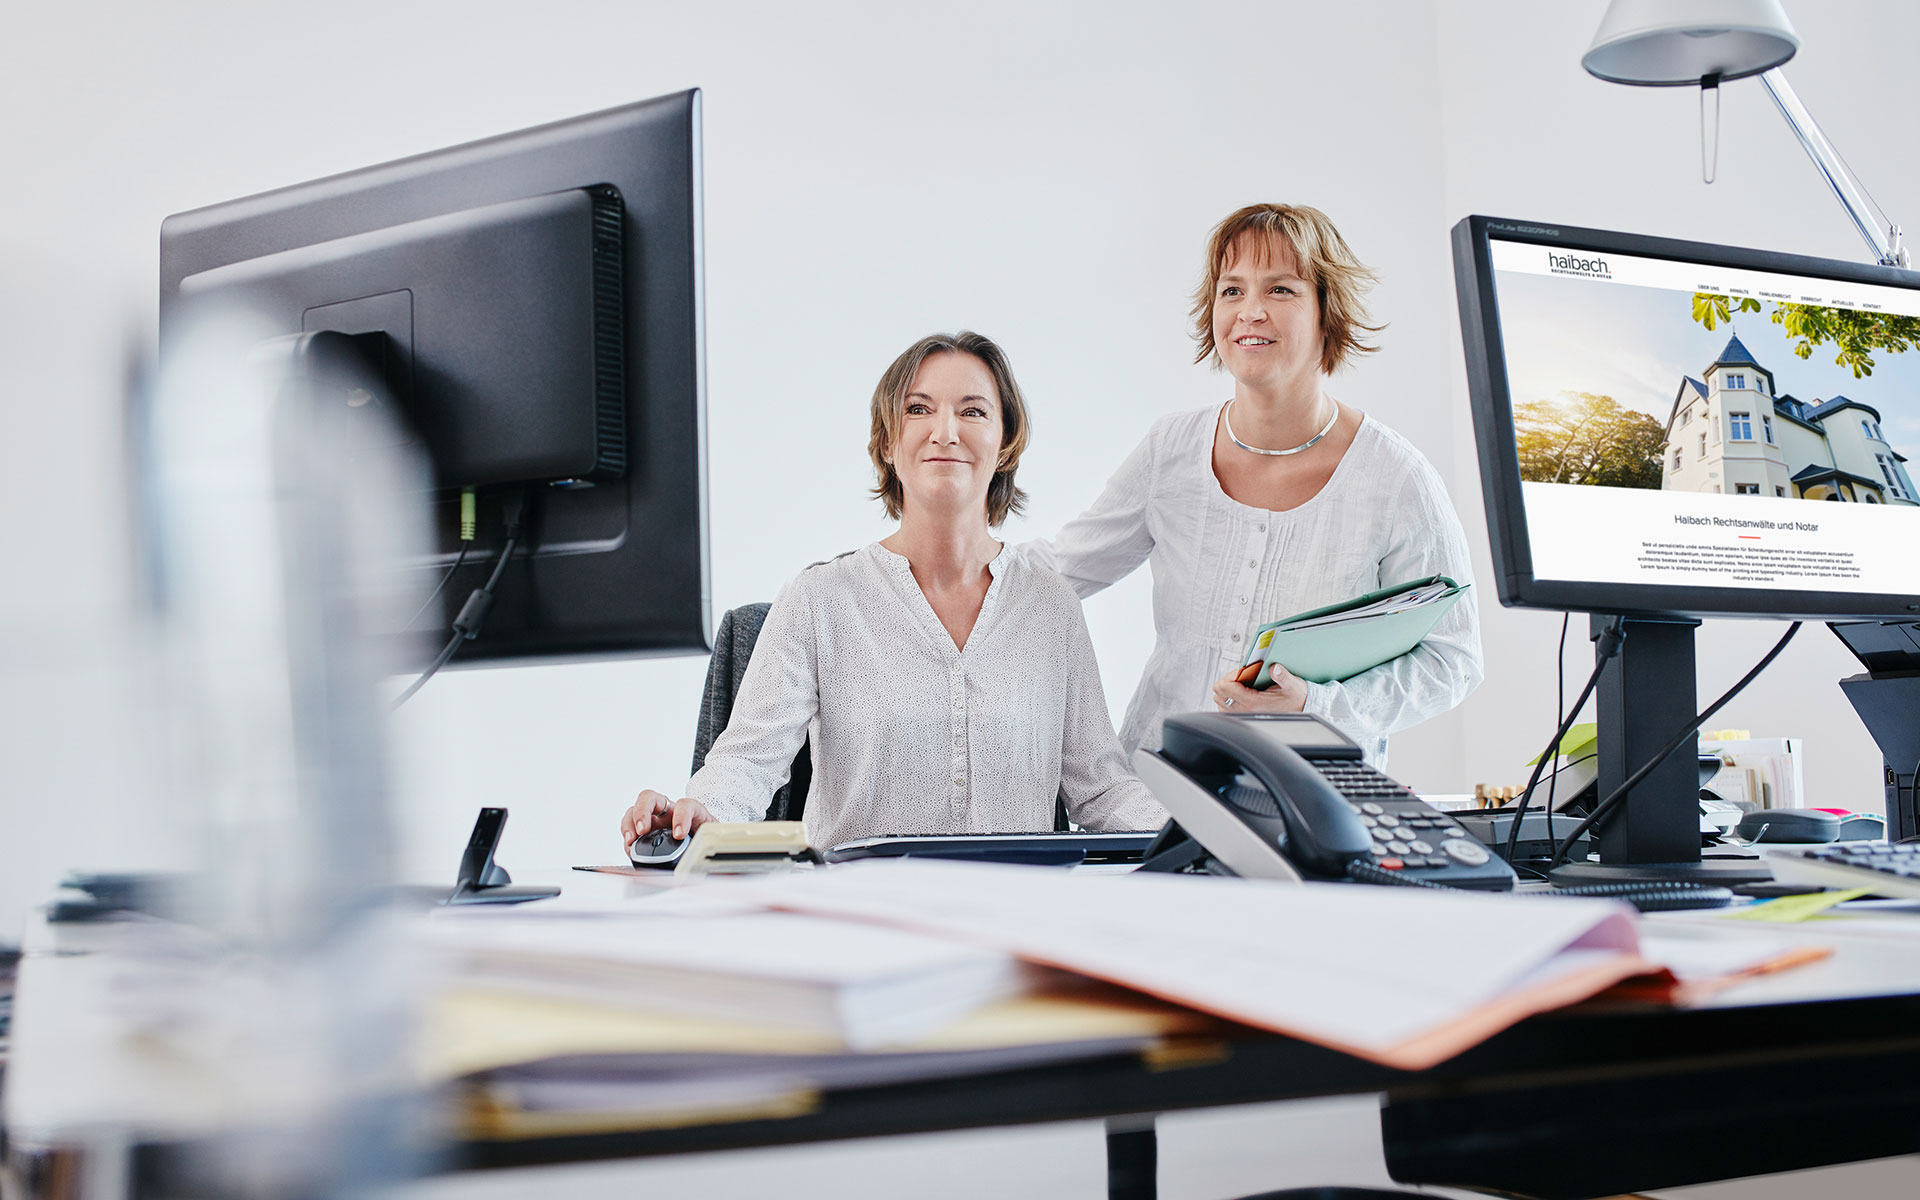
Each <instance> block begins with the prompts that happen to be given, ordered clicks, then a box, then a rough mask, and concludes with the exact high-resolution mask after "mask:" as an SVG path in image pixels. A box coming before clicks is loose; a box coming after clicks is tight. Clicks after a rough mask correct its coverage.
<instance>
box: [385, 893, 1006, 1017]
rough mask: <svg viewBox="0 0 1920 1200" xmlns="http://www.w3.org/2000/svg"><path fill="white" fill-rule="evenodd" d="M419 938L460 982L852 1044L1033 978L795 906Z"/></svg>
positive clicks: (446, 929) (473, 926) (992, 954)
mask: <svg viewBox="0 0 1920 1200" xmlns="http://www.w3.org/2000/svg"><path fill="white" fill-rule="evenodd" d="M423 936H424V937H425V940H426V943H427V945H428V947H429V948H431V949H432V950H434V951H437V952H438V953H439V955H440V956H441V960H442V962H443V965H444V967H445V972H446V974H447V976H448V977H449V978H451V979H453V980H457V981H458V982H460V983H464V984H468V985H485V986H489V987H496V988H510V989H516V990H522V991H528V992H532V993H535V994H538V995H542V996H552V997H572V998H575V999H581V1000H590V1001H597V1002H606V1003H615V1004H625V1005H629V1006H632V1007H636V1008H645V1009H652V1010H656V1011H662V1012H674V1013H685V1014H689V1015H692V1016H697V1017H703V1018H709V1019H716V1020H732V1021H742V1022H753V1023H758V1024H764V1025H768V1026H773V1027H785V1028H793V1029H800V1030H806V1031H810V1032H814V1033H819V1034H823V1035H829V1036H831V1037H833V1038H835V1039H836V1040H837V1042H839V1043H844V1044H845V1045H846V1046H849V1047H854V1048H861V1047H870V1046H880V1045H886V1044H889V1043H894V1042H899V1041H904V1040H909V1039H912V1038H914V1037H917V1036H920V1035H921V1034H924V1033H926V1032H929V1031H931V1030H934V1029H938V1028H939V1027H940V1026H942V1025H944V1024H946V1023H948V1022H950V1021H952V1020H954V1019H956V1018H958V1017H960V1016H963V1015H965V1014H966V1013H968V1012H971V1011H972V1010H974V1009H976V1008H978V1007H980V1006H982V1005H985V1004H988V1003H991V1002H992V1001H995V1000H999V999H1002V998H1004V997H1007V996H1010V995H1015V994H1018V993H1019V992H1021V991H1023V990H1024V989H1026V988H1027V987H1028V986H1029V984H1030V979H1031V976H1032V972H1031V970H1029V969H1028V968H1026V967H1024V966H1022V964H1020V963H1019V962H1018V961H1016V960H1015V959H1014V958H1013V957H1012V956H1011V955H1009V954H1007V953H1006V952H1004V951H999V950H992V949H981V948H979V947H975V946H968V945H962V944H959V943H957V942H954V941H951V940H946V939H941V938H936V937H928V936H926V935H924V934H920V933H913V932H908V931H906V930H900V929H885V928H879V927H876V926H873V925H871V924H853V923H849V922H845V921H836V920H821V919H817V918H814V917H808V916H802V915H797V914H793V913H773V912H760V913H746V914H744V915H733V916H725V917H684V918H676V917H672V916H662V915H656V914H653V913H650V912H642V913H640V914H636V915H631V916H625V917H620V916H610V915H596V914H583V915H580V916H564V915H552V916H541V915H526V916H521V915H518V914H509V913H499V914H491V915H489V916H487V917H483V918H474V919H461V920H443V921H434V922H430V923H429V924H428V925H427V926H426V930H425V933H424V935H423Z"/></svg>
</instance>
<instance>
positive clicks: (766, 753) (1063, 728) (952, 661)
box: [620, 333, 1166, 846]
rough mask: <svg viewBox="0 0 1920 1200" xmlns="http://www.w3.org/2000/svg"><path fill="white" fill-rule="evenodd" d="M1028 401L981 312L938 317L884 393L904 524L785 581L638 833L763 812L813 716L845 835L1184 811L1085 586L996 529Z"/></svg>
mask: <svg viewBox="0 0 1920 1200" xmlns="http://www.w3.org/2000/svg"><path fill="white" fill-rule="evenodd" d="M1027 427H1028V426H1027V409H1026V403H1025V401H1024V400H1023V399H1022V398H1021V395H1020V388H1019V385H1018V384H1016V383H1015V382H1014V378H1013V372H1012V369H1011V368H1010V367H1009V366H1008V363H1007V358H1006V355H1005V354H1004V353H1003V352H1002V351H1001V349H1000V347H999V346H997V345H995V344H994V343H993V342H992V341H989V340H988V339H987V338H984V337H982V336H980V335H979V334H976V333H960V334H957V335H955V336H952V337H947V336H943V335H935V336H932V337H927V338H922V339H921V340H920V341H918V342H916V343H915V344H914V345H913V346H912V347H911V348H909V349H908V350H907V352H906V353H904V354H902V355H901V356H900V357H899V358H897V359H895V360H894V362H893V365H892V366H890V367H888V368H887V371H886V374H884V375H883V376H881V378H880V383H879V385H878V386H877V387H876V388H875V389H874V393H873V431H872V435H871V437H870V438H869V440H868V447H867V449H868V453H869V454H870V455H871V456H872V458H873V465H874V470H875V472H876V473H877V474H878V476H879V484H878V486H876V487H875V488H874V489H873V491H874V494H875V495H876V496H877V497H878V498H879V499H880V501H881V503H882V504H884V505H885V506H886V510H887V515H888V516H889V517H893V518H896V519H897V520H899V522H900V528H899V529H897V530H896V531H894V533H893V534H892V535H891V536H889V537H887V538H885V539H883V540H881V541H878V542H875V543H873V544H872V545H869V546H867V547H865V548H864V549H861V550H855V551H852V552H851V553H848V554H843V555H841V556H840V557H838V558H835V559H833V560H831V561H829V562H824V563H816V564H815V565H813V566H811V567H808V568H807V569H806V570H804V571H802V572H801V573H800V574H799V575H798V576H796V577H795V578H794V579H793V581H792V582H790V583H789V584H787V586H786V587H784V588H782V589H781V591H780V594H779V596H778V598H776V599H775V601H774V604H773V608H772V611H771V612H769V613H768V615H767V621H766V625H765V626H764V627H763V628H762V630H761V632H760V638H759V641H758V642H757V643H756V644H755V646H754V651H753V657H752V659H751V660H750V661H749V663H748V664H747V670H746V674H745V676H744V678H743V679H742V680H741V685H740V693H739V695H738V697H737V699H736V700H735V703H734V708H733V715H732V717H731V719H730V720H729V721H728V724H727V728H726V731H725V732H724V733H722V734H721V735H720V736H719V738H717V739H716V740H715V741H714V743H713V748H712V749H711V750H710V751H709V752H708V754H707V761H706V765H705V766H703V767H702V768H701V769H700V770H699V772H698V773H696V774H695V775H694V777H693V778H692V780H690V781H689V782H688V784H687V789H686V795H685V797H684V798H682V799H680V800H678V801H674V800H670V799H668V798H667V797H666V796H664V795H662V794H661V793H659V792H655V791H644V792H641V793H640V796H639V799H637V800H635V801H634V803H633V805H632V807H630V808H629V809H628V810H627V812H626V814H625V815H624V816H623V817H621V819H620V834H621V839H622V841H623V843H624V842H630V841H632V840H633V839H634V838H635V837H638V836H642V835H644V834H646V833H650V832H652V831H654V830H657V829H670V830H671V831H672V833H673V835H674V836H675V837H686V836H688V835H690V834H691V833H692V832H693V831H694V830H695V829H697V828H699V826H700V825H702V824H704V823H705V822H707V821H713V820H720V821H752V820H756V819H758V818H759V816H760V815H761V813H762V812H764V811H765V809H766V806H767V800H768V797H770V796H771V795H772V794H773V792H774V790H775V789H776V788H778V787H779V786H780V785H781V784H782V783H784V782H786V778H787V769H788V767H789V766H790V764H791V763H792V762H793V757H794V754H795V753H796V752H797V751H798V750H799V748H800V744H801V739H803V738H806V737H809V736H811V738H812V748H813V771H814V774H813V783H812V786H811V788H810V789H809V792H808V798H807V808H806V823H807V832H808V835H809V838H810V840H811V841H813V842H814V844H816V845H821V846H830V845H834V844H837V843H840V842H845V841H850V840H852V839H854V838H863V837H876V836H880V835H884V834H892V833H1002V832H1008V833H1010V832H1022V831H1031V830H1043V829H1050V828H1052V826H1053V812H1054V800H1055V797H1056V796H1059V797H1063V798H1064V799H1065V801H1066V805H1067V811H1068V814H1069V815H1070V816H1071V817H1072V818H1073V820H1074V822H1075V823H1076V824H1078V825H1080V826H1082V827H1083V828H1088V829H1100V830H1145V829H1154V828H1157V827H1159V825H1160V824H1161V823H1162V822H1163V821H1165V819H1166V814H1165V812H1164V811H1163V810H1162V809H1161V808H1160V806H1159V804H1158V803H1157V802H1156V801H1155V800H1154V798H1153V795H1152V793H1150V792H1149V791H1148V790H1147V788H1146V786H1145V785H1144V784H1142V783H1141V782H1140V781H1139V780H1138V779H1136V778H1134V776H1133V773H1132V772H1131V771H1130V770H1129V769H1128V766H1127V762H1126V759H1125V757H1124V756H1123V755H1122V753H1121V750H1120V743H1119V740H1118V739H1117V738H1116V737H1115V736H1114V732H1113V722H1112V718H1111V717H1110V716H1109V715H1108V711H1107V701H1106V696H1105V695H1104V693H1103V692H1102V691H1101V687H1100V674H1099V669H1098V667H1097V666H1096V664H1095V662H1094V656H1093V642H1092V640H1091V638H1089V636H1088V634H1087V626H1086V622H1085V620H1084V619H1083V618H1082V616H1081V614H1080V601H1079V599H1078V598H1077V597H1076V596H1075V595H1074V593H1073V589H1072V588H1071V587H1069V586H1068V585H1067V583H1066V581H1065V580H1063V579H1061V578H1060V576H1058V575H1056V574H1054V573H1053V572H1052V571H1050V570H1047V569H1045V568H1043V567H1039V566H1036V565H1035V564H1034V563H1032V562H1030V561H1029V560H1028V559H1027V558H1026V557H1025V556H1024V555H1023V553H1022V552H1021V551H1020V550H1018V549H1016V548H1014V547H1011V546H1004V545H1002V544H1001V543H1000V542H998V541H996V540H995V539H994V537H993V535H992V532H991V531H992V529H993V528H994V527H995V526H998V525H999V524H1000V523H1001V522H1002V521H1003V520H1004V519H1005V518H1006V517H1007V515H1008V514H1009V513H1012V512H1015V511H1017V510H1018V509H1019V508H1020V506H1021V503H1022V501H1023V500H1024V499H1025V493H1023V492H1022V491H1021V490H1020V489H1019V488H1018V487H1016V486H1014V482H1013V477H1014V471H1015V469H1016V468H1017V467H1018V466H1019V461H1020V454H1021V452H1022V451H1023V450H1024V449H1025V448H1026V444H1027Z"/></svg>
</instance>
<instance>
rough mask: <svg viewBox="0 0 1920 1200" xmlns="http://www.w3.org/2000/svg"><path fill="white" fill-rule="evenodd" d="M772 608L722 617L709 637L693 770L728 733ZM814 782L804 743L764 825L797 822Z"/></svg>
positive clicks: (760, 606) (758, 606)
mask: <svg viewBox="0 0 1920 1200" xmlns="http://www.w3.org/2000/svg"><path fill="white" fill-rule="evenodd" d="M772 607H773V605H771V604H769V603H767V602H766V601H764V600H762V601H760V602H758V603H755V604H743V605H741V606H740V607H739V608H730V609H728V610H727V611H726V612H725V613H723V614H722V615H721V617H720V627H719V628H718V629H716V630H714V632H713V657H712V658H711V659H709V660H708V661H707V685H706V687H705V689H703V690H702V692H701V695H700V722H699V724H698V726H696V727H695V729H694V734H693V769H694V770H695V771H698V770H699V769H700V768H701V767H702V766H704V765H706V761H707V751H709V750H711V749H713V741H714V739H715V738H717V737H719V736H720V731H721V730H723V729H725V728H726V727H727V721H728V720H729V719H730V718H731V717H732V716H733V699H734V697H735V696H736V695H737V694H738V693H739V691H740V680H741V678H742V677H743V676H744V675H746V673H747V660H748V659H750V658H752V657H753V644H754V643H755V642H757V641H759V640H760V627H761V626H763V625H765V624H766V623H767V612H768V610H769V609H771V608H772ZM812 782H813V754H812V747H811V746H810V745H809V744H807V743H804V742H803V743H802V744H801V746H800V753H798V754H796V755H794V756H793V767H792V769H791V770H790V771H789V772H788V774H787V782H786V784H785V785H784V786H783V787H781V788H780V790H779V791H777V792H775V793H774V794H773V799H772V801H771V803H769V804H768V805H767V812H766V816H765V817H764V818H763V819H764V820H768V821H798V820H799V819H800V816H801V814H802V813H803V812H805V811H806V807H807V788H808V787H809V786H810V785H811V784H812Z"/></svg>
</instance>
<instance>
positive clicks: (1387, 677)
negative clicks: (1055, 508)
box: [1022, 406, 1481, 766]
mask: <svg viewBox="0 0 1920 1200" xmlns="http://www.w3.org/2000/svg"><path fill="white" fill-rule="evenodd" d="M1219 413H1220V407H1219V406H1209V407H1207V408H1203V409H1196V410H1194V411H1191V412H1183V413H1175V414H1172V415H1170V416H1167V417H1163V418H1161V419H1160V420H1159V421H1157V422H1155V423H1154V426H1153V428H1152V430H1151V431H1149V432H1148V434H1147V438H1146V440H1145V441H1143V442H1142V443H1140V445H1139V447H1138V448H1137V449H1135V450H1134V452H1133V453H1132V454H1131V455H1129V456H1128V458H1127V460H1126V461H1125V462H1124V463H1122V464H1121V465H1120V469H1119V470H1117V471H1115V472H1114V474H1113V478H1111V479H1109V480H1108V481H1107V486H1106V488H1105V490H1104V491H1102V492H1101V493H1100V497H1099V499H1097V500H1095V501H1094V503H1093V507H1091V508H1089V509H1088V510H1087V511H1086V512H1084V513H1082V514H1081V515H1080V516H1079V517H1077V518H1075V519H1074V520H1073V521H1071V522H1069V523H1068V524H1067V526H1066V527H1065V528H1064V529H1062V530H1061V531H1060V534H1059V536H1058V537H1056V538H1054V539H1052V541H1050V542H1046V541H1041V542H1030V543H1028V544H1026V545H1025V546H1023V547H1022V548H1023V549H1025V550H1027V551H1028V553H1029V555H1030V557H1031V558H1033V560H1034V561H1036V562H1038V563H1041V564H1044V565H1046V566H1050V567H1052V568H1053V569H1055V570H1057V571H1059V572H1060V574H1062V575H1064V576H1065V577H1066V578H1067V581H1068V582H1069V583H1071V584H1072V585H1073V588H1074V590H1075V591H1076V592H1078V593H1079V594H1080V595H1081V596H1082V597H1086V596H1090V595H1092V594H1093V593H1095V592H1097V591H1099V590H1100V589H1101V588H1104V587H1106V586H1107V585H1108V584H1111V583H1113V582H1114V581H1116V580H1118V579H1120V578H1121V577H1123V576H1125V575H1126V574H1127V573H1129V572H1130V571H1132V570H1133V569H1134V568H1135V567H1137V566H1139V565H1140V564H1141V563H1142V562H1145V561H1151V562H1152V564H1153V624H1154V632H1155V637H1156V641H1155V644H1154V648H1153V654H1152V656H1151V657H1150V658H1148V660H1147V666H1146V672H1145V674H1144V675H1143V676H1142V678H1141V680H1140V687H1139V690H1137V691H1136V692H1135V693H1134V695H1133V702H1132V704H1130V705H1129V706H1128V708H1127V716H1126V720H1125V721H1124V722H1123V723H1122V725H1121V729H1120V741H1121V744H1122V745H1123V746H1125V747H1126V749H1127V752H1128V753H1129V754H1131V753H1132V751H1133V750H1134V748H1136V747H1139V746H1145V747H1147V748H1148V749H1158V748H1159V745H1160V722H1161V719H1162V718H1164V717H1166V716H1168V715H1170V714H1173V713H1183V712H1212V711H1215V705H1214V702H1213V683H1214V681H1216V680H1218V679H1220V678H1221V677H1222V676H1225V675H1227V674H1228V673H1229V672H1231V671H1234V670H1236V669H1238V668H1239V667H1240V666H1241V664H1243V663H1244V662H1245V661H1246V656H1247V646H1248V644H1249V639H1250V638H1251V636H1252V634H1253V631H1254V630H1255V629H1257V628H1258V627H1259V626H1261V625H1264V624H1266V623H1267V622H1269V621H1275V620H1279V619H1281V618H1283V617H1288V616H1292V615H1293V614H1295V613H1299V612H1305V611H1307V610H1309V609H1314V608H1319V607H1322V606H1324V605H1328V604H1336V603H1339V602H1341V601H1343V600H1349V599H1352V598H1353V597H1355V596H1358V595H1361V594H1364V593H1366V592H1370V591H1374V590H1376V589H1378V588H1382V587H1387V586H1390V585H1393V584H1398V583H1405V582H1407V581H1409V580H1414V579H1420V578H1423V577H1425V576H1428V575H1445V576H1447V577H1449V578H1451V579H1452V580H1454V581H1455V582H1456V583H1462V584H1464V583H1468V582H1470V575H1471V572H1470V570H1469V566H1468V558H1467V545H1466V537H1465V535H1464V534H1463V533H1462V532H1461V529H1460V519H1459V517H1457V516H1456V515H1455V514H1454V511H1453V505H1452V503H1451V502H1450V501H1449V500H1448V499H1447V493H1446V488H1445V487H1444V485H1442V484H1441V482H1440V476H1439V475H1438V474H1437V473H1436V472H1435V471H1434V469H1433V466H1432V464H1430V463H1428V462H1427V460H1426V458H1425V457H1424V456H1422V455H1421V453H1420V452H1419V451H1418V450H1416V449H1414V448H1413V445H1412V443H1410V442H1408V441H1407V440H1406V439H1405V438H1403V437H1401V436H1400V435H1399V434H1397V433H1395V432H1393V431H1392V430H1391V429H1388V428H1387V427H1386V426H1384V425H1382V424H1380V422H1378V421H1375V420H1373V419H1372V418H1371V417H1366V418H1363V419H1362V420H1361V423H1360V428H1359V430H1358V431H1357V432H1356V433H1355V434H1354V439H1353V445H1352V446H1350V447H1349V448H1348V450H1347V452H1346V455H1345V457H1343V458H1342V459H1341V460H1340V465H1339V466H1338V467H1336V468H1335V469H1334V472H1333V475H1332V477H1331V478H1330V479H1328V480H1327V483H1326V486H1325V487H1323V488H1321V489H1320V492H1319V493H1318V494H1317V495H1315V496H1314V497H1313V499H1311V500H1308V501H1307V502H1306V503H1305V504H1302V505H1300V506H1298V507H1297V508H1292V509H1289V510H1287V511H1286V512H1269V511H1267V510H1266V509H1260V508H1251V507H1249V506H1247V505H1245V504H1241V503H1240V502H1238V501H1236V500H1234V499H1232V498H1231V497H1229V496H1228V495H1227V494H1226V493H1225V492H1224V491H1222V490H1221V488H1220V482H1219V480H1218V479H1217V478H1215V476H1214V473H1213V442H1214V427H1215V421H1216V419H1217V418H1218V416H1219ZM1473 601H1474V595H1473V593H1472V592H1469V593H1467V594H1466V595H1464V596H1462V597H1461V598H1460V601H1459V602H1458V603H1456V604H1455V605H1454V607H1453V610H1452V611H1451V612H1449V613H1448V614H1447V615H1446V616H1445V617H1443V618H1441V620H1440V623H1439V624H1438V625H1436V626H1435V627H1434V629H1433V632H1432V633H1430V634H1428V635H1427V637H1426V640H1425V641H1423V642H1421V643H1420V644H1419V645H1418V646H1416V647H1414V649H1413V650H1412V651H1410V652H1409V653H1407V654H1404V655H1402V656H1401V657H1399V658H1396V659H1394V660H1393V661H1391V662H1387V663H1382V664H1381V665H1379V666H1377V667H1375V668H1373V669H1372V670H1371V671H1367V672H1364V673H1362V674H1360V675H1356V676H1354V677H1353V678H1352V679H1348V680H1344V681H1342V682H1337V683H1309V684H1308V685H1307V704H1306V711H1308V712H1310V713H1314V714H1316V715H1318V716H1321V717H1324V718H1326V719H1327V720H1328V721H1330V722H1331V723H1332V724H1333V725H1334V726H1335V727H1337V728H1338V729H1340V730H1341V732H1343V733H1345V734H1346V735H1347V736H1349V737H1351V738H1352V739H1353V740H1354V741H1356V742H1359V743H1360V746H1361V749H1362V750H1363V751H1364V752H1365V754H1366V758H1367V761H1368V762H1370V763H1372V764H1374V765H1375V766H1384V765H1385V764H1386V760H1387V735H1388V734H1389V733H1392V732H1394V731H1395V730H1399V729H1405V728H1407V727H1409V726H1411V725H1416V724H1419V723H1420V722H1421V721H1424V720H1426V719H1428V718H1429V717H1433V716H1436V715H1438V714H1440V713H1442V712H1445V711H1446V710H1447V709H1449V708H1452V707H1453V706H1454V705H1456V704H1458V703H1460V702H1461V701H1462V700H1464V699H1466V697H1467V694H1468V693H1469V692H1471V691H1472V690H1473V689H1474V688H1475V687H1476V686H1478V684H1479V683H1480V677H1481V659H1480V623H1479V617H1478V615H1477V613H1476V611H1475V607H1474V603H1473Z"/></svg>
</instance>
